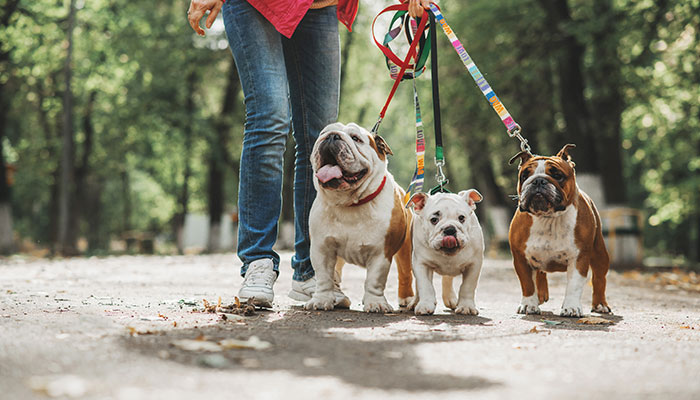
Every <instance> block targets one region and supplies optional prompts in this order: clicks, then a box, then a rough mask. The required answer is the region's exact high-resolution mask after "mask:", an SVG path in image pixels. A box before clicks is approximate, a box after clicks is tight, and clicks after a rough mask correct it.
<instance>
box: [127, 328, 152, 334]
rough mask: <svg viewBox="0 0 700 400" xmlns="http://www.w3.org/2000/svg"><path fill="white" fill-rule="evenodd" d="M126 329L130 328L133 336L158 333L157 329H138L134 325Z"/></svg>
mask: <svg viewBox="0 0 700 400" xmlns="http://www.w3.org/2000/svg"><path fill="white" fill-rule="evenodd" d="M126 329H128V330H129V335H131V336H138V335H153V334H154V333H156V331H151V330H145V331H142V330H138V329H136V328H134V327H133V326H127V327H126Z"/></svg>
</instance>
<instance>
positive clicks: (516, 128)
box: [430, 3, 530, 153]
mask: <svg viewBox="0 0 700 400" xmlns="http://www.w3.org/2000/svg"><path fill="white" fill-rule="evenodd" d="M430 11H431V12H432V14H433V15H434V16H435V18H436V19H437V23H438V24H440V26H441V27H442V30H443V31H444V32H445V35H447V38H448V39H449V40H450V43H452V47H454V49H455V51H456V52H457V54H458V55H459V58H460V59H461V60H462V63H463V64H464V66H465V67H466V68H467V71H469V74H470V75H471V77H472V79H474V82H475V83H476V85H477V86H478V87H479V89H480V90H481V93H482V94H483V95H484V97H486V100H487V101H488V102H489V104H491V107H492V108H493V109H494V111H496V113H497V114H498V116H499V117H500V118H501V122H503V124H504V125H505V126H506V130H507V132H508V136H510V137H515V138H517V139H518V140H520V149H521V150H522V151H527V152H528V153H529V152H530V145H529V144H528V143H527V139H525V138H524V137H522V135H521V132H522V129H521V128H520V125H518V124H517V123H516V122H515V121H514V120H513V117H511V115H510V113H509V112H508V110H506V107H505V106H504V105H503V103H502V102H501V100H500V99H499V98H498V96H496V93H495V92H494V91H493V89H492V88H491V85H489V83H488V82H487V81H486V78H485V77H484V75H483V74H482V73H481V71H479V68H478V67H477V66H476V64H475V63H474V61H473V60H472V58H471V57H470V56H469V53H467V50H466V49H465V48H464V46H463V45H462V42H460V41H459V39H457V36H456V35H455V33H454V31H453V30H452V28H450V26H449V25H448V24H447V21H445V17H444V16H443V15H442V13H441V12H440V9H439V8H438V7H437V5H435V3H430ZM433 50H435V49H433ZM433 67H434V66H431V68H433Z"/></svg>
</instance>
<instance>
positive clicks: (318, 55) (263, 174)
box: [223, 0, 340, 281]
mask: <svg viewBox="0 0 700 400" xmlns="http://www.w3.org/2000/svg"><path fill="white" fill-rule="evenodd" d="M223 17H224V25H225V27H226V35H227V37H228V42H229V46H230V48H231V52H232V53H233V57H234V59H235V61H236V66H237V68H238V74H239V76H240V79H241V86H242V88H243V93H244V95H245V107H246V122H245V129H244V138H243V150H242V153H241V162H240V178H239V187H238V217H239V225H238V256H239V257H240V259H241V261H242V262H243V267H242V268H241V275H245V273H246V271H247V269H248V265H249V264H250V263H251V262H253V261H255V260H258V259H261V258H270V259H272V260H273V263H274V266H275V271H277V272H279V261H280V258H279V255H278V254H277V253H276V252H275V251H273V250H272V247H273V245H274V244H275V241H276V240H277V228H278V227H277V224H278V221H279V217H280V212H281V209H282V175H283V165H284V163H283V155H284V149H285V144H286V141H287V135H288V134H289V132H290V131H292V132H293V135H294V140H295V142H296V147H295V150H296V155H295V156H296V159H295V163H294V226H295V241H294V251H295V254H294V256H293V257H292V268H293V269H294V275H293V279H294V280H297V281H305V280H307V279H309V278H311V277H312V276H314V270H313V267H312V266H311V258H310V254H309V211H310V210H311V204H312V203H313V201H314V198H315V197H316V190H315V189H314V186H313V180H312V179H313V175H312V174H313V171H312V169H311V164H310V156H311V150H312V148H313V145H314V142H315V141H316V138H318V135H319V132H320V131H321V129H323V128H324V127H325V126H326V125H328V124H330V123H333V122H335V121H336V120H337V118H338V101H339V93H340V38H339V35H338V20H337V17H336V7H326V8H322V9H318V10H309V11H308V13H307V14H306V15H305V16H304V19H303V20H302V21H301V23H300V24H299V26H298V27H297V28H296V31H295V32H294V35H293V36H292V38H291V39H287V38H286V37H284V36H282V35H281V34H280V33H279V32H277V31H276V30H275V28H274V27H273V26H272V24H270V22H268V21H267V20H266V19H265V18H264V17H263V16H262V15H261V14H260V13H259V12H258V11H257V10H255V9H254V8H253V7H252V6H251V5H250V4H248V2H246V1H244V0H228V1H226V3H224V6H223Z"/></svg>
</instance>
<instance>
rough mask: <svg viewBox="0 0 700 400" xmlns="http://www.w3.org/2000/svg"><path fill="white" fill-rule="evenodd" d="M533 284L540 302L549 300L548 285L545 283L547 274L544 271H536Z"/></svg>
mask: <svg viewBox="0 0 700 400" xmlns="http://www.w3.org/2000/svg"><path fill="white" fill-rule="evenodd" d="M535 286H537V298H538V300H539V301H540V304H542V303H545V302H546V301H547V300H549V285H548V284H547V274H546V273H545V272H542V271H537V278H536V280H535Z"/></svg>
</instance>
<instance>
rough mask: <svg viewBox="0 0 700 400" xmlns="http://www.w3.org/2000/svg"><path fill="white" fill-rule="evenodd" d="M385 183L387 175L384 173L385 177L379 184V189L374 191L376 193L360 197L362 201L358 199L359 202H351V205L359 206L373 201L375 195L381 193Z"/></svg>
mask: <svg viewBox="0 0 700 400" xmlns="http://www.w3.org/2000/svg"><path fill="white" fill-rule="evenodd" d="M385 183H386V175H384V179H382V183H381V184H380V185H379V187H378V188H377V190H375V191H374V193H372V194H370V195H369V196H367V197H365V198H364V199H360V201H358V202H357V203H354V204H351V205H350V207H355V206H359V205H362V204H365V203H369V202H370V201H372V200H373V199H374V198H375V197H377V196H378V195H379V192H381V191H382V189H384V184H385Z"/></svg>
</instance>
